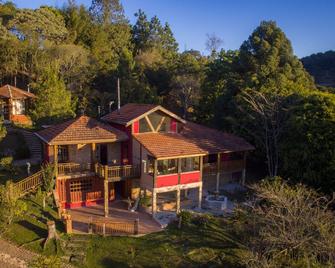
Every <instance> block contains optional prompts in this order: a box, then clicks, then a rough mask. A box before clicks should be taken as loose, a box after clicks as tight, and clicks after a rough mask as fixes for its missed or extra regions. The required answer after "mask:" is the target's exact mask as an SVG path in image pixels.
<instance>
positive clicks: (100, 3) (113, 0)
mask: <svg viewBox="0 0 335 268" xmlns="http://www.w3.org/2000/svg"><path fill="white" fill-rule="evenodd" d="M90 12H91V14H92V16H93V17H94V18H95V20H96V21H97V22H98V23H101V24H103V25H104V26H108V25H110V24H112V23H121V22H122V23H123V22H125V16H124V10H123V6H122V4H121V3H120V1H119V0H93V1H92V4H91V7H90Z"/></svg>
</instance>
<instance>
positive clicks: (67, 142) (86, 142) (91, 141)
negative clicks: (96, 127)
mask: <svg viewBox="0 0 335 268" xmlns="http://www.w3.org/2000/svg"><path fill="white" fill-rule="evenodd" d="M34 134H35V135H36V136H37V137H38V138H40V139H41V140H42V141H43V142H45V143H47V144H48V145H75V144H88V143H113V142H122V141H126V140H128V138H123V139H94V140H72V141H52V140H51V141H48V140H46V139H45V138H44V137H42V136H41V135H39V134H38V133H34Z"/></svg>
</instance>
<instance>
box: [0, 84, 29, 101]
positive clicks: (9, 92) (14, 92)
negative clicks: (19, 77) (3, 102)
mask: <svg viewBox="0 0 335 268" xmlns="http://www.w3.org/2000/svg"><path fill="white" fill-rule="evenodd" d="M0 98H5V99H27V98H36V96H35V95H34V94H33V93H30V92H28V91H25V90H22V89H19V88H17V87H13V86H10V85H4V86H3V87H0Z"/></svg>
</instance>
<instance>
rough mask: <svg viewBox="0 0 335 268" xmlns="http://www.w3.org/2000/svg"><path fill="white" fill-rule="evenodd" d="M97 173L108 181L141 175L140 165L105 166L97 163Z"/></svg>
mask: <svg viewBox="0 0 335 268" xmlns="http://www.w3.org/2000/svg"><path fill="white" fill-rule="evenodd" d="M95 173H96V174H97V175H98V176H99V177H101V178H105V179H108V181H111V182H114V181H120V180H122V179H130V178H136V177H138V178H139V177H140V166H139V165H124V166H103V165H101V164H96V165H95Z"/></svg>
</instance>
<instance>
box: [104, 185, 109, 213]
mask: <svg viewBox="0 0 335 268" xmlns="http://www.w3.org/2000/svg"><path fill="white" fill-rule="evenodd" d="M108 203H109V200H108V180H106V179H105V180H104V211H105V217H108V214H109V207H108V205H109V204H108Z"/></svg>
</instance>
